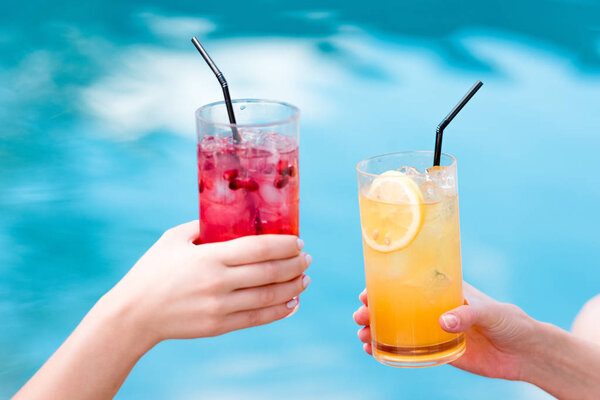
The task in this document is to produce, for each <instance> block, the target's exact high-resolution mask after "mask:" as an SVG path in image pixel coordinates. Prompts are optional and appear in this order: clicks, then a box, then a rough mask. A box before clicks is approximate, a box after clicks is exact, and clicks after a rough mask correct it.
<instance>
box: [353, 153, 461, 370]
mask: <svg viewBox="0 0 600 400" xmlns="http://www.w3.org/2000/svg"><path fill="white" fill-rule="evenodd" d="M432 157H433V155H432V153H431V152H405V153H394V154H388V155H383V156H377V157H373V158H370V159H367V160H364V161H362V162H361V163H359V165H358V167H357V170H358V181H359V204H360V215H361V226H362V235H363V249H364V260H365V276H366V282H367V295H368V301H369V312H370V321H371V335H372V338H373V342H372V346H373V355H374V356H375V358H376V359H377V360H379V361H381V362H382V363H384V364H388V365H394V366H408V367H411V366H429V365H438V364H443V363H447V362H450V361H453V360H455V359H457V358H458V357H460V355H462V353H463V352H464V351H465V341H464V336H463V335H462V334H451V333H447V332H445V331H443V330H442V329H441V328H440V325H439V322H438V321H439V317H440V315H442V314H443V313H444V312H446V311H449V310H451V309H453V308H455V307H458V306H459V305H461V304H463V295H462V272H461V261H460V230H459V218H458V194H457V185H456V161H455V160H454V158H452V157H451V156H448V155H444V156H443V158H442V165H445V166H442V167H435V168H430V165H431V164H430V163H431V160H432Z"/></svg>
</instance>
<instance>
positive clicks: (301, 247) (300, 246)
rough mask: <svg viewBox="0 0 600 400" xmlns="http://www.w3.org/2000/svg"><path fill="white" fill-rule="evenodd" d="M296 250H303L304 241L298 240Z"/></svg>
mask: <svg viewBox="0 0 600 400" xmlns="http://www.w3.org/2000/svg"><path fill="white" fill-rule="evenodd" d="M297 244H298V250H302V249H303V248H304V240H302V239H300V238H298V242H297Z"/></svg>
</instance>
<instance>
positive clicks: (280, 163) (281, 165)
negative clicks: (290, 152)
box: [277, 160, 287, 175]
mask: <svg viewBox="0 0 600 400" xmlns="http://www.w3.org/2000/svg"><path fill="white" fill-rule="evenodd" d="M286 168H287V163H286V162H285V161H283V160H279V161H277V172H278V173H279V174H280V175H283V171H285V169H286Z"/></svg>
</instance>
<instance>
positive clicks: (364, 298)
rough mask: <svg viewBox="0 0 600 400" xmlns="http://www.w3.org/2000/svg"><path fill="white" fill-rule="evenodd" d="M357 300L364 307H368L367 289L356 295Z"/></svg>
mask: <svg viewBox="0 0 600 400" xmlns="http://www.w3.org/2000/svg"><path fill="white" fill-rule="evenodd" d="M358 298H359V300H360V301H362V303H363V304H364V305H365V306H368V305H369V301H368V299H367V289H365V290H363V291H362V293H361V294H359V295H358Z"/></svg>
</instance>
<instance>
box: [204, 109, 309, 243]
mask: <svg viewBox="0 0 600 400" xmlns="http://www.w3.org/2000/svg"><path fill="white" fill-rule="evenodd" d="M240 103H244V105H240ZM219 105H221V108H224V107H223V106H222V103H215V104H214V105H208V106H205V107H202V108H201V109H200V110H198V113H197V116H198V118H197V121H198V134H199V135H198V191H199V201H200V236H199V242H200V243H210V242H220V241H225V240H231V239H235V238H238V237H241V236H248V235H261V234H268V233H273V234H290V235H298V233H299V232H298V202H299V169H298V139H297V132H298V129H297V114H298V111H297V109H296V108H295V107H293V106H289V105H286V104H283V103H276V102H264V101H259V100H244V101H242V100H239V101H234V105H235V107H236V115H237V116H238V120H239V121H242V122H240V123H238V124H237V129H238V131H239V133H240V135H241V138H242V140H241V142H240V143H234V141H233V139H232V137H231V130H230V129H231V126H230V125H229V124H227V123H221V124H219V123H215V122H212V121H209V120H208V118H207V117H206V115H205V114H206V113H207V112H208V111H207V108H209V109H208V110H209V111H211V112H213V111H214V110H211V108H215V107H219ZM265 110H266V111H270V112H271V113H272V112H273V111H278V112H279V113H282V112H284V111H287V113H291V112H292V111H293V114H292V115H291V116H287V115H285V113H284V114H283V115H281V116H280V117H275V118H282V117H287V118H285V119H282V120H280V121H279V122H273V123H269V122H268V121H262V120H261V121H259V122H258V123H253V124H248V122H246V127H245V126H244V123H243V121H245V120H247V119H248V118H250V119H252V117H253V116H254V117H255V116H256V115H257V114H258V115H259V116H260V117H261V118H265V115H266V114H265ZM245 111H248V112H245ZM259 111H260V112H259ZM267 114H268V113H267ZM203 117H204V118H203ZM211 117H212V118H214V117H215V115H212V114H211ZM221 117H223V118H225V116H224V115H222V116H221ZM261 122H262V123H261ZM262 125H264V127H263V126H262ZM217 128H220V129H217ZM278 131H279V132H281V133H279V132H278ZM294 133H295V134H294Z"/></svg>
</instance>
